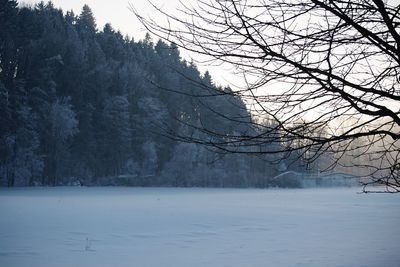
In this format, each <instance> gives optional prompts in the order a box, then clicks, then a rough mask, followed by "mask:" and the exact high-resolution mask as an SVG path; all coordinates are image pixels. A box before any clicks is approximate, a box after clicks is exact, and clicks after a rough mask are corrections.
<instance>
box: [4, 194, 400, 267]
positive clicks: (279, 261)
mask: <svg viewBox="0 0 400 267" xmlns="http://www.w3.org/2000/svg"><path fill="white" fill-rule="evenodd" d="M358 191H359V189H357V188H350V189H349V188H339V189H299V190H297V189H296V190H283V189H282V190H275V189H268V190H261V189H173V188H171V189H169V188H16V189H5V188H3V189H0V211H1V217H0V266H4V267H13V266H18V267H28V266H29V267H72V266H83V267H103V266H104V267H125V266H130V267H135V266H137V267H156V266H157V267H159V266H167V267H168V266H171V267H194V266H215V267H222V266H229V267H234V266H238V267H239V266H240V267H257V266H263V267H265V266H271V267H280V266H299V267H300V266H302V267H312V266H315V267H317V266H318V267H321V266H324V267H329V266H337V267H339V266H343V267H352V266H354V267H360V266H364V267H367V266H371V267H378V266H385V267H398V266H400V253H399V251H400V194H397V195H393V194H357V192H358Z"/></svg>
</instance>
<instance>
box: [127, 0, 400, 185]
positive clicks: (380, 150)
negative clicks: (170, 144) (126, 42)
mask: <svg viewBox="0 0 400 267" xmlns="http://www.w3.org/2000/svg"><path fill="white" fill-rule="evenodd" d="M154 8H155V9H156V10H157V11H158V12H159V14H161V15H163V16H164V18H166V21H167V23H165V24H164V25H163V24H161V23H160V22H157V21H155V20H153V19H152V18H145V17H143V16H141V15H140V14H139V13H138V11H137V10H135V9H134V8H132V9H133V11H134V12H135V14H136V16H137V17H138V18H139V19H140V20H141V22H142V23H143V25H145V27H146V28H147V29H148V30H149V31H150V32H152V33H153V34H155V35H157V36H159V37H161V38H163V39H166V40H169V41H171V42H174V43H176V44H177V45H178V46H179V47H181V48H184V49H186V50H189V51H192V52H196V53H200V54H204V55H207V56H209V57H211V58H213V59H214V60H217V61H218V62H225V63H229V64H232V65H233V66H234V67H235V68H236V70H237V72H238V73H242V75H243V77H244V78H245V79H246V81H247V85H246V87H244V88H238V90H234V91H232V92H230V93H231V94H233V95H239V96H240V97H242V98H243V99H245V100H246V102H247V103H248V104H251V105H253V106H252V109H253V116H254V117H263V118H266V117H267V118H270V119H271V120H272V121H273V122H272V123H269V124H260V123H258V120H255V119H253V120H252V122H251V123H252V124H254V125H255V126H257V128H258V129H259V130H258V131H256V132H255V134H254V133H253V134H238V135H237V136H229V137H226V136H224V133H223V132H215V131H208V130H207V129H204V128H202V127H199V130H202V131H204V132H207V133H208V134H209V135H211V136H212V137H214V138H209V139H207V140H205V139H193V138H185V137H181V139H183V140H186V141H195V142H201V143H204V144H208V145H212V146H214V147H217V148H219V149H222V150H224V151H229V152H244V153H253V152H254V153H255V151H256V153H281V154H282V153H283V152H286V153H290V152H292V151H300V152H301V155H302V157H304V158H306V159H307V160H308V161H314V160H315V159H316V158H318V157H319V156H321V155H322V154H327V153H329V154H331V155H334V159H335V160H334V162H333V163H332V165H330V166H328V167H327V168H331V167H334V166H351V167H354V166H356V167H360V169H361V170H363V175H368V177H370V178H369V179H368V180H364V181H365V184H366V185H367V184H383V185H385V186H386V189H387V191H391V192H399V191H400V178H399V175H400V142H399V139H400V50H399V49H400V5H398V6H393V5H390V4H389V3H387V2H385V1H382V0H371V1H367V0H356V1H349V0H344V1H340V0H334V1H333V0H304V1H300V0H288V1H282V0H247V1H240V0H214V1H211V0H199V1H197V3H196V5H193V6H192V5H184V4H182V9H181V13H182V14H180V15H170V14H167V13H165V12H164V11H163V10H162V9H161V8H158V7H156V6H155V5H154ZM171 25H173V26H171ZM224 93H226V92H224ZM210 95H211V94H210ZM219 115H221V116H224V114H219ZM227 119H237V120H238V121H239V122H240V118H227ZM246 123H247V122H246ZM269 143H279V144H280V146H276V148H277V149H276V150H274V149H272V150H271V146H268V150H263V149H262V148H263V145H264V144H269ZM238 147H246V148H249V147H257V148H258V149H257V150H255V149H253V150H251V149H250V150H248V149H247V150H246V149H245V150H243V149H238ZM282 155H283V154H282ZM285 155H287V154H285Z"/></svg>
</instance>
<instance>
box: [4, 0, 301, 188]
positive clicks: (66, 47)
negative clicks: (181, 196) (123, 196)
mask: <svg viewBox="0 0 400 267" xmlns="http://www.w3.org/2000/svg"><path fill="white" fill-rule="evenodd" d="M1 9H2V10H0V25H1V29H2V30H1V31H0V101H1V102H0V120H1V122H0V125H1V131H0V149H1V151H0V157H1V158H0V183H1V185H3V186H31V185H53V186H54V185H68V184H74V183H78V184H84V185H120V184H124V185H134V186H217V187H225V186H233V187H245V186H246V187H248V186H255V187H265V186H269V185H274V184H273V183H272V182H271V180H269V178H271V177H274V176H275V175H277V174H279V172H280V171H285V170H289V169H290V170H297V171H299V170H302V171H304V168H305V167H304V166H302V164H301V156H299V157H298V156H297V155H291V156H289V157H287V161H280V162H278V163H279V164H278V163H276V162H275V163H274V162H273V159H274V157H273V156H271V155H257V151H251V152H254V153H246V155H243V154H241V153H237V154H235V153H229V154H226V153H223V151H218V150H217V151H216V150H215V146H209V147H207V146H204V145H200V144H196V143H195V142H190V143H185V142H183V143H182V142H176V141H174V140H173V138H172V139H171V138H168V131H169V130H171V131H172V130H173V132H174V133H179V134H180V135H181V136H190V137H192V138H193V140H195V139H196V138H201V139H202V140H207V138H209V136H208V135H207V133H206V132H204V131H202V130H200V129H211V130H212V131H213V132H214V133H216V132H218V133H221V134H220V136H219V137H215V135H214V137H215V138H219V140H218V141H219V142H221V140H225V139H226V138H229V137H230V136H232V137H234V136H246V135H248V136H252V135H253V136H254V135H255V134H256V133H257V131H258V129H257V127H255V126H254V125H257V124H255V123H248V122H249V121H250V120H253V118H252V116H251V114H250V113H249V111H248V110H247V109H246V105H245V103H244V102H243V100H242V99H241V98H240V97H238V96H235V94H233V93H232V90H231V89H230V88H228V87H225V88H223V87H220V86H216V85H215V84H214V82H213V80H212V78H211V76H210V74H209V73H208V72H206V73H204V74H201V73H200V72H199V70H198V68H197V67H196V65H195V64H194V63H193V62H187V61H185V60H184V59H182V58H181V57H180V54H179V50H178V48H177V46H176V45H175V44H174V43H171V44H167V43H165V42H163V41H157V42H153V40H152V39H151V38H150V36H149V35H147V36H146V38H145V39H144V40H139V41H136V40H134V39H133V38H130V37H127V36H123V35H122V34H121V33H120V32H119V31H117V30H115V29H113V28H112V26H111V25H110V24H106V25H105V26H104V28H103V29H101V30H99V29H98V28H97V26H96V21H95V18H94V14H93V13H92V11H91V9H90V7H89V6H86V5H85V6H84V7H83V9H82V11H81V13H80V14H79V15H76V14H74V13H73V12H72V11H68V12H66V13H64V12H63V11H62V10H60V9H57V8H55V7H54V5H53V4H52V3H51V2H48V3H43V2H42V3H40V4H38V5H36V6H34V7H19V6H18V3H17V2H16V1H9V0H6V1H5V0H2V1H1ZM194 96H195V97H194ZM226 118H230V119H226ZM196 126H198V127H196ZM169 137H170V136H169ZM213 141H214V140H208V142H209V143H210V144H215V143H214V142H213ZM241 145H242V144H241ZM265 146H266V145H264V147H263V150H265V149H271V150H273V149H275V148H274V147H270V148H268V147H266V148H265ZM275 146H276V144H275ZM278 150H279V149H278ZM247 152H248V151H247ZM248 154H253V155H250V156H249V155H248ZM297 157H298V159H299V160H297V161H293V159H297ZM293 162H294V163H293Z"/></svg>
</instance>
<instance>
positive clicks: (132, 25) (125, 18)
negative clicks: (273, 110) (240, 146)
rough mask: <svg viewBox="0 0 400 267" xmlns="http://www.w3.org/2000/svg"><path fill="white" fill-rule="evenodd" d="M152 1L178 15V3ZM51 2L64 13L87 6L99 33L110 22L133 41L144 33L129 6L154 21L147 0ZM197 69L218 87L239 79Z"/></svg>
mask: <svg viewBox="0 0 400 267" xmlns="http://www.w3.org/2000/svg"><path fill="white" fill-rule="evenodd" d="M151 1H152V2H153V3H154V4H156V5H157V6H159V7H162V9H163V10H165V11H166V12H168V13H171V14H174V13H178V12H177V9H178V8H179V7H180V6H181V4H180V0H151ZM189 1H193V0H185V1H184V3H185V4H187V3H188V2H189ZM39 2H41V0H20V1H19V3H20V5H24V4H28V5H33V4H36V3H39ZM45 2H47V0H45ZM52 2H53V4H54V6H55V7H58V8H61V9H62V10H63V11H64V13H65V12H66V11H69V10H71V9H72V10H73V11H74V13H75V15H79V14H80V12H81V9H82V7H83V5H85V4H87V5H89V6H90V8H91V9H92V11H93V14H94V16H95V18H96V23H97V28H98V29H99V30H102V29H103V26H104V24H106V23H111V25H112V27H113V28H114V29H115V30H120V31H121V33H122V34H123V35H125V34H128V35H129V36H131V37H133V38H134V39H135V40H136V41H138V40H140V39H143V38H144V36H145V34H146V32H147V31H146V29H145V28H144V27H143V25H142V24H141V23H140V22H139V20H138V19H137V18H136V17H135V15H134V14H133V13H132V12H131V11H130V10H129V5H130V4H132V5H133V6H134V7H135V8H136V9H137V11H138V12H140V13H141V14H142V15H143V16H144V17H147V18H149V17H151V18H154V15H155V14H156V13H155V12H154V10H153V7H152V6H151V5H150V4H149V3H148V2H147V0H112V1H111V0H52ZM152 15H153V16H152ZM181 55H182V57H184V58H185V59H186V60H188V61H190V60H191V59H192V58H193V59H194V60H195V59H199V56H198V55H195V54H189V53H187V52H184V51H182V50H181ZM195 61H196V60H195ZM198 67H199V69H200V71H201V72H202V73H204V72H205V71H206V70H209V71H210V73H211V75H212V77H213V79H214V81H215V82H216V83H217V84H220V85H228V84H230V83H228V82H227V81H228V80H229V81H232V80H235V81H238V80H239V77H238V78H235V77H234V76H233V75H232V74H230V73H229V72H228V71H227V70H226V69H227V68H226V67H225V68H223V67H218V66H202V65H201V64H198ZM226 77H229V78H226ZM230 85H232V84H230Z"/></svg>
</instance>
